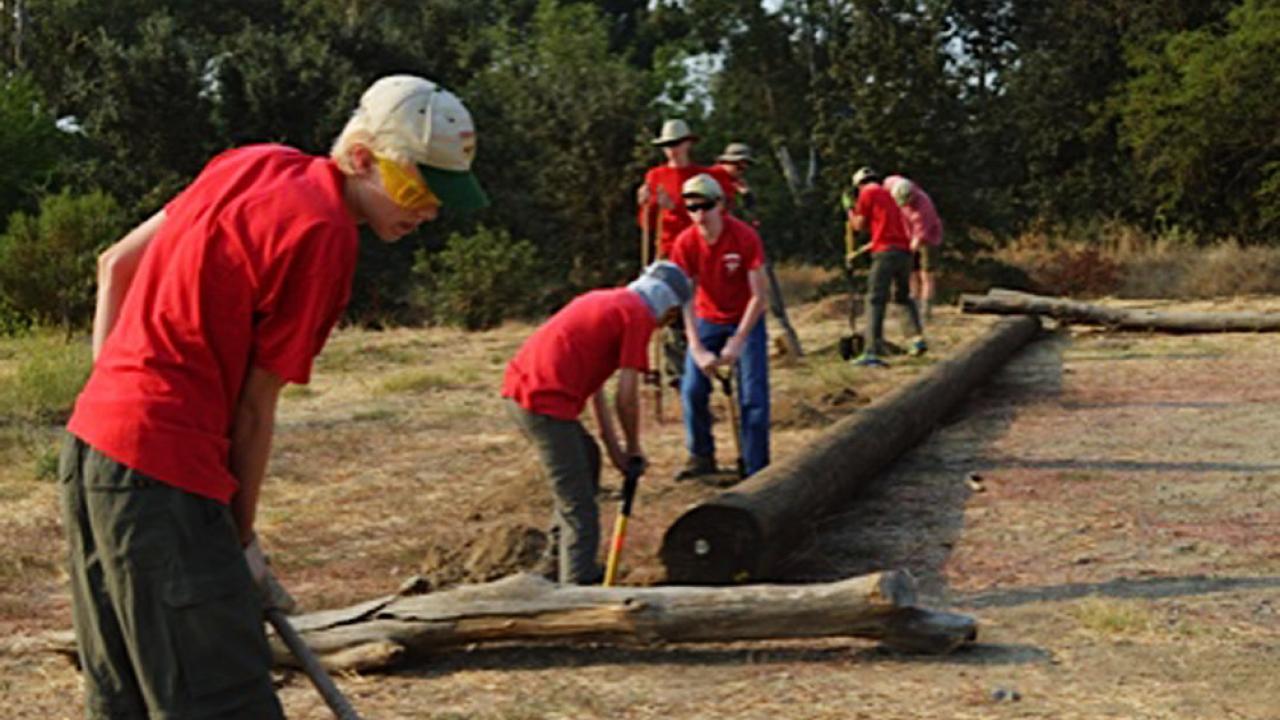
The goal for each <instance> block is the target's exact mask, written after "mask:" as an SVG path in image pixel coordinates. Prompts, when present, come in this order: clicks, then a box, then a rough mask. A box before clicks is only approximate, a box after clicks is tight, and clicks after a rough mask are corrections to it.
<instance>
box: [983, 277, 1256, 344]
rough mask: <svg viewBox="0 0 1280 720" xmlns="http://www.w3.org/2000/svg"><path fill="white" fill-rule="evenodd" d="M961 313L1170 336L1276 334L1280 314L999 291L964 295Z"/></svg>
mask: <svg viewBox="0 0 1280 720" xmlns="http://www.w3.org/2000/svg"><path fill="white" fill-rule="evenodd" d="M960 309H961V311H962V312H966V313H985V314H989V315H1042V316H1045V317H1051V318H1053V319H1055V320H1058V321H1059V322H1062V323H1067V324H1076V325H1100V326H1102V327H1107V328H1111V329H1114V330H1139V331H1149V332H1167V333H1213V332H1276V331H1278V330H1280V313H1255V312H1233V313H1202V312H1161V311H1157V310H1146V309H1126V308H1115V307H1106V306H1103V305H1094V304H1090V303H1084V302H1080V301H1077V300H1069V299H1065V298H1055V297H1046V296H1043V295H1033V294H1031V293H1025V292H1019V291H1016V290H1005V289H1001V288H995V289H992V290H991V291H989V292H988V293H987V294H986V295H962V296H961V298H960Z"/></svg>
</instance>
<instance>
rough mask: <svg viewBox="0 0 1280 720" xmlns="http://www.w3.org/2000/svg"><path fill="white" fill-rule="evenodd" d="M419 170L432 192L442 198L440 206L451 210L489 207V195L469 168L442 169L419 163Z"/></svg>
mask: <svg viewBox="0 0 1280 720" xmlns="http://www.w3.org/2000/svg"><path fill="white" fill-rule="evenodd" d="M418 172H420V173H422V179H423V180H426V181H427V186H428V187H430V188H431V192H433V193H435V194H436V197H438V198H440V206H441V207H445V208H448V209H450V210H480V209H481V208H486V207H489V196H488V195H486V194H485V192H484V189H483V188H481V187H480V182H479V181H478V180H476V176H475V175H473V174H472V173H471V172H470V171H467V170H441V169H440V168H434V167H431V166H429V165H419V166H418Z"/></svg>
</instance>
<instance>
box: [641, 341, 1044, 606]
mask: <svg viewBox="0 0 1280 720" xmlns="http://www.w3.org/2000/svg"><path fill="white" fill-rule="evenodd" d="M1039 327H1040V323H1039V321H1038V320H1036V319H1035V318H1033V317H1026V318H1017V319H1011V320H1004V321H1001V322H999V323H997V324H996V325H995V326H994V327H993V328H992V329H991V330H990V331H989V332H988V333H987V334H986V336H984V337H982V338H979V339H978V340H975V341H974V342H972V343H970V344H969V345H968V346H966V347H965V348H963V349H961V350H960V352H958V353H956V355H955V357H953V358H951V359H950V360H947V361H945V362H940V363H938V364H937V365H935V366H934V367H933V368H932V369H931V370H929V371H928V372H926V373H924V374H922V375H921V376H920V377H919V378H917V379H916V380H915V381H913V382H912V383H910V384H909V385H907V386H905V387H902V388H900V389H898V390H897V391H896V392H894V393H893V394H891V395H888V396H886V397H884V398H882V399H881V400H879V401H878V402H876V403H873V404H872V405H869V406H867V407H866V408H864V409H863V410H861V411H860V412H858V413H856V414H854V415H852V416H850V417H848V418H845V419H844V420H842V421H840V422H839V423H837V424H836V425H834V426H833V427H832V428H831V429H830V430H828V431H827V432H825V433H823V435H822V436H820V437H819V438H818V439H817V440H816V441H814V442H813V444H812V445H810V446H809V447H808V448H807V449H806V450H805V451H804V452H800V453H796V454H795V455H792V456H791V457H789V458H787V459H786V460H783V461H782V462H779V463H777V464H775V465H771V466H769V467H768V468H765V469H764V470H763V471H761V472H760V473H757V474H756V475H754V476H752V477H751V478H749V479H747V480H746V481H744V482H742V483H739V484H738V485H736V486H734V487H733V489H732V490H730V491H729V492H726V493H724V494H721V495H718V496H716V497H714V498H711V499H709V500H707V501H705V502H703V503H700V504H698V505H696V506H694V507H693V508H692V509H690V510H689V511H687V512H685V513H684V514H683V515H681V516H680V517H679V518H678V519H677V520H676V522H675V523H674V524H673V525H672V526H671V527H670V528H668V530H667V532H666V534H665V536H664V537H663V539H662V549H661V557H662V562H663V564H664V565H665V566H666V569H667V577H668V580H669V581H671V582H675V583H695V584H717V583H728V582H747V581H751V582H756V581H759V580H761V579H764V578H769V577H771V574H772V573H773V570H774V567H775V566H776V564H777V563H778V561H780V560H781V559H782V558H784V557H785V556H786V555H787V554H788V553H789V552H790V550H791V548H792V547H793V545H794V544H795V542H796V541H797V540H798V539H799V538H800V536H801V534H802V530H803V529H804V528H807V527H810V525H811V524H812V521H813V518H814V517H816V516H818V515H820V514H822V513H823V512H824V511H829V510H831V509H833V508H836V507H839V506H840V505H841V504H842V503H844V502H845V501H847V500H848V499H849V498H850V497H851V496H852V495H853V494H854V492H855V491H857V490H858V488H860V487H862V486H863V485H865V484H867V483H868V482H869V481H870V480H871V479H872V478H874V477H875V476H876V475H877V474H879V473H880V472H881V471H882V470H883V469H884V468H885V467H887V466H888V465H889V464H890V463H892V462H893V461H894V460H896V459H897V458H898V457H899V456H900V455H902V454H903V453H904V452H906V451H907V450H909V449H911V448H912V447H913V446H915V445H916V444H917V443H918V442H920V441H921V440H922V439H924V437H925V436H927V435H928V434H929V433H930V432H931V431H932V430H933V426H934V425H936V424H937V423H938V422H940V421H941V419H942V418H943V417H944V416H945V415H946V414H947V413H948V412H949V411H950V410H951V409H952V408H954V407H955V406H956V405H957V404H958V403H959V402H960V401H961V400H962V399H963V398H964V397H965V395H967V394H968V393H969V392H970V391H971V390H972V389H973V388H974V387H976V386H977V385H978V384H980V383H982V382H984V381H985V380H986V379H987V377H989V376H990V375H991V374H992V373H993V372H995V370H996V369H997V368H999V367H1000V366H1001V365H1003V364H1004V362H1005V361H1006V360H1008V359H1009V357H1010V356H1012V355H1013V354H1014V353H1015V352H1016V351H1017V350H1018V349H1020V348H1021V347H1022V346H1023V345H1025V344H1026V343H1027V342H1028V341H1029V340H1030V339H1031V338H1032V337H1034V336H1035V334H1036V332H1037V330H1038V329H1039Z"/></svg>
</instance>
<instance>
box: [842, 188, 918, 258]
mask: <svg viewBox="0 0 1280 720" xmlns="http://www.w3.org/2000/svg"><path fill="white" fill-rule="evenodd" d="M852 214H853V215H861V216H862V217H864V218H866V221H867V223H868V226H869V227H870V228H871V252H873V253H878V252H885V251H886V250H902V251H903V252H911V238H910V237H909V236H908V235H907V225H906V221H905V220H903V219H902V211H901V210H899V209H898V203H896V202H894V200H893V196H892V195H890V194H889V191H888V190H885V189H884V188H883V187H881V186H880V184H879V183H867V184H865V185H863V186H862V189H861V190H859V191H858V205H857V207H855V208H854V209H853V210H852Z"/></svg>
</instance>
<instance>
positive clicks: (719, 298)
mask: <svg viewBox="0 0 1280 720" xmlns="http://www.w3.org/2000/svg"><path fill="white" fill-rule="evenodd" d="M722 193H723V190H722V188H721V186H720V184H719V183H718V182H716V180H715V179H714V178H712V177H711V176H710V175H698V176H696V177H693V178H690V179H689V180H688V181H687V182H685V184H684V187H683V188H682V189H681V194H682V195H683V197H684V201H685V207H687V208H688V209H689V212H691V213H693V218H694V220H693V225H692V226H691V227H690V228H689V229H688V230H685V231H684V232H683V233H681V234H680V236H679V237H678V238H676V241H675V243H674V244H673V246H672V250H671V259H672V260H673V261H674V262H675V263H676V264H677V265H679V266H680V267H681V268H682V269H683V270H684V271H685V274H687V275H688V276H689V279H690V280H692V281H693V286H694V307H693V308H692V309H686V310H685V337H686V340H687V342H688V346H689V349H688V352H687V353H686V354H685V367H684V374H683V377H682V379H681V383H680V399H681V403H682V405H683V406H684V422H685V441H686V447H687V449H688V451H689V458H688V461H687V463H686V465H685V468H684V470H682V471H681V473H680V474H679V475H678V476H677V479H683V478H689V477H696V476H698V475H705V474H708V473H713V472H716V460H715V440H714V438H713V437H712V435H711V413H710V411H709V410H708V407H707V402H708V397H709V395H710V393H711V382H710V379H709V377H708V375H710V374H711V373H714V372H715V370H716V368H718V367H725V368H730V369H732V368H734V367H736V368H737V369H738V402H739V407H740V408H741V412H740V413H739V417H740V418H741V419H742V428H741V440H742V455H743V457H742V461H743V465H744V470H745V474H746V475H748V476H749V475H751V474H753V473H755V472H757V471H759V470H761V469H763V468H764V467H765V466H766V465H768V464H769V358H768V344H767V342H766V335H765V324H764V312H765V309H766V308H767V307H768V302H769V299H768V298H769V296H768V292H769V290H768V284H767V281H766V279H765V275H764V260H765V258H764V247H763V245H762V244H761V242H760V236H759V235H758V234H757V233H756V231H755V230H754V229H753V228H752V227H751V226H750V225H748V224H746V223H744V222H742V221H741V220H739V219H737V218H735V217H733V216H732V215H730V214H729V213H727V212H725V210H724V202H723V201H724V195H723V194H722Z"/></svg>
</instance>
